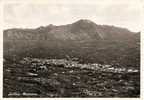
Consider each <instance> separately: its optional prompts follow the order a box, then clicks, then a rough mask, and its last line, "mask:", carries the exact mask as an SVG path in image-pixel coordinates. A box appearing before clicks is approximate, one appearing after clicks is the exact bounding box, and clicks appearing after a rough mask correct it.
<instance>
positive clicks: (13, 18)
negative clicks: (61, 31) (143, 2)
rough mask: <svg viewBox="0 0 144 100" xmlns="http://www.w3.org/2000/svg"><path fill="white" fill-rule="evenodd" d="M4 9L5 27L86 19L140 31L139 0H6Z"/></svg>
mask: <svg viewBox="0 0 144 100" xmlns="http://www.w3.org/2000/svg"><path fill="white" fill-rule="evenodd" d="M37 1H39V0H37ZM54 1H56V0H54ZM90 1H91V2H90ZM114 1H115V2H114ZM116 1H117V2H116ZM119 1H120V0H119ZM130 1H131V2H130ZM3 11H4V28H5V29H7V28H16V27H17V28H35V27H39V26H46V25H49V24H54V25H63V24H69V23H73V22H75V21H77V20H79V19H89V20H91V21H93V22H95V23H96V24H106V25H114V26H120V27H125V28H128V29H130V30H131V31H140V2H139V0H122V2H118V0H99V2H98V0H89V1H88V0H84V1H82V0H81V1H78V0H67V1H66V0H61V1H60V2H58V1H57V2H53V3H39V4H38V2H37V3H21V2H19V3H17V2H15V3H5V4H4V9H3Z"/></svg>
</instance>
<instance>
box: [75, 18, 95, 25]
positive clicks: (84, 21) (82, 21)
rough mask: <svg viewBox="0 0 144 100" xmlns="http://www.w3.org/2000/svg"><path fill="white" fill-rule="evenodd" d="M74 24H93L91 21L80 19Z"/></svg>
mask: <svg viewBox="0 0 144 100" xmlns="http://www.w3.org/2000/svg"><path fill="white" fill-rule="evenodd" d="M75 23H85V24H95V23H94V22H93V21H91V20H88V19H80V20H78V21H76V22H75Z"/></svg>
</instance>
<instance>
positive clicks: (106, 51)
mask: <svg viewBox="0 0 144 100" xmlns="http://www.w3.org/2000/svg"><path fill="white" fill-rule="evenodd" d="M136 34H139V33H134V32H131V31H129V30H128V29H125V28H119V27H115V26H108V25H97V24H95V23H94V22H92V21H90V20H87V19H81V20H79V21H77V22H74V23H72V24H68V25H61V26H55V25H52V24H50V25H48V26H45V27H39V28H36V29H8V30H4V57H6V58H7V57H10V56H13V55H19V56H17V57H27V56H32V57H38V58H39V57H40V58H66V57H67V56H69V57H70V58H79V61H80V62H85V63H93V62H98V63H109V64H110V63H115V62H116V63H124V62H125V61H126V62H127V63H128V62H129V63H130V65H129V66H131V65H133V66H139V56H140V55H139V50H140V49H139V48H140V45H139V42H140V41H139V40H140V37H139V35H136ZM131 53H132V54H131ZM133 55H134V56H133ZM125 56H126V57H125ZM129 56H132V58H133V59H131V57H129ZM123 59H124V61H123ZM131 63H132V64H131ZM125 64H126V63H125ZM125 64H123V65H125Z"/></svg>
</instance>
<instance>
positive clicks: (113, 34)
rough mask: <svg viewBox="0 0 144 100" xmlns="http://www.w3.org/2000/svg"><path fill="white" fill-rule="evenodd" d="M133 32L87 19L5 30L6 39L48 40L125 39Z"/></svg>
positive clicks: (130, 36)
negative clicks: (58, 24)
mask: <svg viewBox="0 0 144 100" xmlns="http://www.w3.org/2000/svg"><path fill="white" fill-rule="evenodd" d="M132 33H133V32H130V31H129V30H127V29H124V28H118V27H114V26H107V25H97V24H95V23H94V22H92V21H90V20H86V19H82V20H79V21H77V22H75V23H72V24H68V25H61V26H55V25H52V24H51V25H48V26H46V27H39V28H37V29H8V30H5V31H4V38H6V39H20V40H21V39H28V40H31V39H34V40H35V39H46V40H55V39H57V40H78V41H82V40H92V39H99V40H101V39H114V40H117V39H118V40H121V39H122V40H123V39H130V38H132V37H133V34H132Z"/></svg>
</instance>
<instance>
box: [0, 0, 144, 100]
mask: <svg viewBox="0 0 144 100" xmlns="http://www.w3.org/2000/svg"><path fill="white" fill-rule="evenodd" d="M61 1H65V3H66V4H68V1H69V0H3V1H2V0H0V100H5V99H9V100H19V99H21V100H39V99H43V100H47V99H49V100H55V99H56V100H64V99H71V100H75V99H76V100H81V99H85V100H89V99H91V100H95V99H97V100H103V99H107V100H111V99H114V100H120V99H124V100H129V99H131V100H144V94H143V93H144V80H143V78H144V68H143V65H144V60H143V59H144V56H143V55H144V20H143V18H144V0H139V3H140V4H139V5H140V6H141V7H140V8H141V9H140V10H141V25H140V26H141V95H140V98H3V95H2V92H3V80H2V79H3V5H4V4H5V3H28V4H29V3H34V4H37V3H38V4H39V3H41V4H43V3H44V4H45V3H47V4H53V3H61ZM90 1H96V2H97V0H83V1H82V0H73V3H78V4H81V2H83V3H85V4H92V3H91V2H90ZM99 1H101V0H99ZM105 1H106V0H105ZM110 1H112V0H107V3H113V2H110ZM123 1H124V0H117V2H118V3H124V2H123ZM133 1H134V0H129V2H133ZM97 3H98V2H97ZM99 3H102V1H101V2H99Z"/></svg>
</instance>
